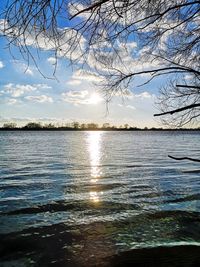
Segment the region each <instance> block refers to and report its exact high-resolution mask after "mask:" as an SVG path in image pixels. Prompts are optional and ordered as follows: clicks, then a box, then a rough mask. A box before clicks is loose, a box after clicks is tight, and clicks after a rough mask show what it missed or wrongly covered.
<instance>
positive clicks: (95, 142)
mask: <svg viewBox="0 0 200 267" xmlns="http://www.w3.org/2000/svg"><path fill="white" fill-rule="evenodd" d="M102 135H103V132H99V131H98V132H88V135H87V143H88V152H89V157H90V166H91V169H90V174H91V179H90V182H91V183H92V184H96V183H97V182H98V180H99V178H100V177H101V174H102V173H101V168H100V163H101V156H102V151H101V142H102ZM101 194H102V192H98V191H92V192H90V200H91V201H93V202H99V196H100V195H101Z"/></svg>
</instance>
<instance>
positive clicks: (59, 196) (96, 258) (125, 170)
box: [0, 131, 200, 267]
mask: <svg viewBox="0 0 200 267" xmlns="http://www.w3.org/2000/svg"><path fill="white" fill-rule="evenodd" d="M199 148H200V132H199V131H192V132H186V131H184V132H182V131H179V132H175V131H171V132H151V131H148V132H139V131H138V132H137V131H134V132H128V131H127V132H125V131H123V132H103V131H102V132H101V131H88V132H86V131H85V132H53V131H52V132H51V131H48V132H45V131H44V132H37V131H33V132H31V131H30V132H25V131H21V132H20V131H17V132H9V131H4V132H0V152H1V154H0V240H1V241H0V256H1V260H0V266H80V267H81V266H200V172H199V170H200V165H199V164H198V163H194V162H188V161H180V162H177V161H173V160H172V159H170V158H168V157H167V155H168V154H170V155H173V156H177V157H178V156H180V157H181V156H188V157H194V158H200V149H199ZM156 257H157V258H156Z"/></svg>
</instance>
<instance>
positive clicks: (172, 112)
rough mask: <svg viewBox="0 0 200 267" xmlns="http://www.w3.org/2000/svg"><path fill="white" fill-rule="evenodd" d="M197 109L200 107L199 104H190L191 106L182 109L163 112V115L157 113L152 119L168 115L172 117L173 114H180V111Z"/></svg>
mask: <svg viewBox="0 0 200 267" xmlns="http://www.w3.org/2000/svg"><path fill="white" fill-rule="evenodd" d="M197 107H200V103H198V104H192V105H189V106H185V107H182V108H177V109H174V110H170V111H167V112H163V113H157V114H154V117H158V116H163V115H168V114H170V115H173V114H174V113H178V112H181V111H184V110H188V109H193V108H197Z"/></svg>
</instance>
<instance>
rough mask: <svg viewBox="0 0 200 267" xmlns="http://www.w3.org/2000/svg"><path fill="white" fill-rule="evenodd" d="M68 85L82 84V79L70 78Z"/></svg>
mask: <svg viewBox="0 0 200 267" xmlns="http://www.w3.org/2000/svg"><path fill="white" fill-rule="evenodd" d="M67 84H68V85H72V86H76V85H79V84H81V81H80V80H75V79H72V80H69V81H68V82H67Z"/></svg>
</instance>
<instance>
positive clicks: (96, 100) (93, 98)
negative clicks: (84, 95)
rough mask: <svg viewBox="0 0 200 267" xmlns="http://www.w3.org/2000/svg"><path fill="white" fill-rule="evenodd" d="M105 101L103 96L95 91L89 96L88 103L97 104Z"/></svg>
mask: <svg viewBox="0 0 200 267" xmlns="http://www.w3.org/2000/svg"><path fill="white" fill-rule="evenodd" d="M102 101H103V98H102V97H101V96H100V95H99V94H98V93H93V94H91V96H90V97H89V98H88V104H91V105H97V104H99V103H100V102H102Z"/></svg>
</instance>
